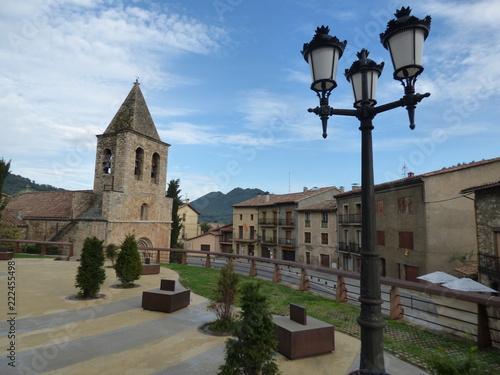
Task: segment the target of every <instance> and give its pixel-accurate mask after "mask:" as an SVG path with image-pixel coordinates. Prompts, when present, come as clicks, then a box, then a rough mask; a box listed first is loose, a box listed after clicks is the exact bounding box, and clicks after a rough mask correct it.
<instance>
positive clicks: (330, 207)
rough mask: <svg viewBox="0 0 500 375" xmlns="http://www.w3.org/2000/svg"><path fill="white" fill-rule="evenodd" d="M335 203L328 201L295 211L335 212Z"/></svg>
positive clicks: (333, 200) (332, 200)
mask: <svg viewBox="0 0 500 375" xmlns="http://www.w3.org/2000/svg"><path fill="white" fill-rule="evenodd" d="M336 209H337V202H336V201H335V199H328V200H325V201H322V202H318V203H314V204H311V205H309V206H305V207H301V208H299V209H297V211H335V210H336Z"/></svg>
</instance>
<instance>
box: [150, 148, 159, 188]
mask: <svg viewBox="0 0 500 375" xmlns="http://www.w3.org/2000/svg"><path fill="white" fill-rule="evenodd" d="M159 168H160V155H159V154H158V153H157V152H155V153H154V154H153V157H152V160H151V182H153V183H155V184H157V183H158V177H159V176H158V175H159V170H160V169H159Z"/></svg>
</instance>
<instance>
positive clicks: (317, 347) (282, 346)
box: [273, 303, 335, 359]
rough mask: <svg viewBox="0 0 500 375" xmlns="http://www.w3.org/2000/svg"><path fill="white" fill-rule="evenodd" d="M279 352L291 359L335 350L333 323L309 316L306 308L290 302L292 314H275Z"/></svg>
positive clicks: (275, 331) (275, 330)
mask: <svg viewBox="0 0 500 375" xmlns="http://www.w3.org/2000/svg"><path fill="white" fill-rule="evenodd" d="M273 321H274V334H275V335H276V338H277V339H278V352H279V353H281V354H283V355H284V356H285V357H287V358H289V359H296V358H302V357H308V356H313V355H317V354H324V353H330V352H331V351H333V350H335V330H334V327H333V326H332V325H331V324H328V323H325V322H322V321H321V320H318V319H315V318H312V317H310V316H307V312H306V308H305V307H302V306H299V305H296V304H293V303H291V304H290V316H289V317H288V316H274V317H273Z"/></svg>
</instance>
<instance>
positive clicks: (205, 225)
mask: <svg viewBox="0 0 500 375" xmlns="http://www.w3.org/2000/svg"><path fill="white" fill-rule="evenodd" d="M209 230H210V225H208V223H207V222H206V221H204V222H203V223H201V224H200V231H201V233H207V232H208V231H209Z"/></svg>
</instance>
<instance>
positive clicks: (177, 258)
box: [170, 242, 184, 264]
mask: <svg viewBox="0 0 500 375" xmlns="http://www.w3.org/2000/svg"><path fill="white" fill-rule="evenodd" d="M173 249H184V244H183V243H182V242H177V243H176V244H175V246H174V247H173ZM183 255H184V253H181V252H178V251H171V252H170V263H177V264H181V263H182V256H183Z"/></svg>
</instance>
